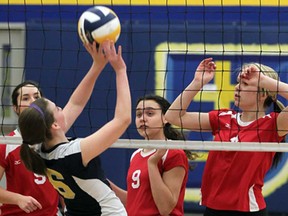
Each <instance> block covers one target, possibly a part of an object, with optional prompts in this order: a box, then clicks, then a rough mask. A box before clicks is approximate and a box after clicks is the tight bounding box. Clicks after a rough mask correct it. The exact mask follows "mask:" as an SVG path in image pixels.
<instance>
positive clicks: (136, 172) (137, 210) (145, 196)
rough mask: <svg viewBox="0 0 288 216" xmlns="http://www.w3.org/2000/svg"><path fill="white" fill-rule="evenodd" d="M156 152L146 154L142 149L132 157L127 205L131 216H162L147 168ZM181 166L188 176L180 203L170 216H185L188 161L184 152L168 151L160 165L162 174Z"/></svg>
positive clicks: (183, 186) (184, 181)
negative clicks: (153, 194)
mask: <svg viewBox="0 0 288 216" xmlns="http://www.w3.org/2000/svg"><path fill="white" fill-rule="evenodd" d="M154 152H155V150H154V151H151V152H148V153H144V152H142V149H138V150H136V151H135V152H134V153H133V154H132V156H131V161H130V167H129V170H128V174H127V203H126V210H127V213H128V215H129V216H147V215H149V216H153V215H155V216H156V215H160V214H159V211H158V209H157V207H156V205H155V202H154V200H153V196H152V192H151V188H150V181H149V175H148V166H147V160H148V159H149V157H150V156H151V155H152V154H153V153H154ZM179 166H180V167H184V169H185V172H186V174H185V177H184V179H183V182H182V186H181V191H180V194H179V199H178V203H177V205H176V207H175V208H174V209H173V211H172V212H171V214H170V216H175V215H184V209H183V204H184V195H185V188H186V183H187V180H188V168H189V165H188V159H187V157H186V154H185V152H184V151H183V150H168V151H167V153H166V154H165V155H164V157H163V158H162V160H161V161H160V162H159V163H158V167H159V170H160V173H161V174H162V173H163V172H165V171H168V170H171V169H173V168H174V167H179Z"/></svg>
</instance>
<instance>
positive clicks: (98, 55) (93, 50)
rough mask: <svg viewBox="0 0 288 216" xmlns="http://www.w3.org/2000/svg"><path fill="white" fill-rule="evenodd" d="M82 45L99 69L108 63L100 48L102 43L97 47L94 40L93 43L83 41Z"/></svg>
mask: <svg viewBox="0 0 288 216" xmlns="http://www.w3.org/2000/svg"><path fill="white" fill-rule="evenodd" d="M84 47H85V48H86V50H87V52H88V53H89V54H90V55H91V57H92V59H93V61H94V63H95V65H96V66H97V67H98V68H99V70H101V71H102V70H103V69H104V67H105V66H106V64H107V63H108V61H107V59H106V58H105V54H104V52H103V49H102V44H100V45H99V47H98V48H97V46H96V42H95V41H94V42H93V44H90V43H85V44H84Z"/></svg>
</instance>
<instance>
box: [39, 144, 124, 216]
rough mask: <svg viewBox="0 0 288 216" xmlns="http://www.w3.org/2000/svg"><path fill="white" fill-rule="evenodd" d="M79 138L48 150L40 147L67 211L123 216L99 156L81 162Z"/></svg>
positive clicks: (69, 213)
mask: <svg viewBox="0 0 288 216" xmlns="http://www.w3.org/2000/svg"><path fill="white" fill-rule="evenodd" d="M80 140H81V139H76V140H73V141H70V142H68V143H60V144H58V145H56V146H55V147H54V148H53V149H50V150H49V151H44V150H39V154H40V156H41V157H42V158H43V159H44V161H45V163H46V166H47V168H48V172H47V176H48V178H49V180H50V182H51V183H52V185H53V186H54V188H55V189H56V190H57V191H58V192H59V193H60V194H61V196H63V198H64V200H65V204H66V208H67V212H66V215H68V216H70V215H73V216H77V215H81V216H82V215H87V216H88V215H89V216H97V215H101V216H104V215H107V216H108V215H119V216H122V215H123V216H124V215H125V216H126V215H127V213H126V210H125V208H124V206H123V205H122V203H121V201H120V200H119V198H118V197H117V196H116V195H115V193H114V192H113V191H112V190H111V188H110V186H109V183H108V181H107V179H106V176H105V174H104V172H103V170H102V168H101V162H100V158H99V157H96V158H94V159H93V160H91V161H90V162H89V163H88V165H87V166H86V167H84V166H83V164H82V157H81V149H80Z"/></svg>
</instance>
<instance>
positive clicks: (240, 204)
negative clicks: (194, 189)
mask: <svg viewBox="0 0 288 216" xmlns="http://www.w3.org/2000/svg"><path fill="white" fill-rule="evenodd" d="M215 69H216V65H215V63H214V62H213V59H212V58H207V59H205V60H203V61H202V62H201V63H200V64H199V66H198V68H197V70H196V72H195V75H194V79H193V80H192V82H191V83H190V84H189V85H188V86H187V87H186V89H185V90H184V91H183V92H182V93H181V94H180V95H179V96H178V97H177V98H176V99H175V101H174V102H173V103H172V105H171V107H170V108H169V110H168V111H167V113H166V115H165V117H166V118H167V120H168V121H169V122H170V123H171V124H175V125H177V126H180V127H183V128H186V129H190V130H193V131H204V132H208V131H211V132H212V134H213V135H214V140H215V141H224V142H231V143H232V142H275V143H278V142H281V141H282V140H283V139H284V137H285V135H286V134H287V131H288V124H287V123H286V122H287V120H286V119H287V118H288V112H287V107H286V108H285V107H284V106H283V104H282V103H281V102H280V101H278V100H277V95H276V94H277V93H279V94H280V95H281V96H283V97H284V98H286V99H287V98H288V85H287V84H286V83H283V82H281V81H279V80H278V75H277V73H276V72H275V71H274V70H273V69H272V68H270V67H268V66H266V65H263V64H258V63H251V64H245V65H244V66H243V67H242V70H241V71H240V73H239V75H238V78H237V81H238V84H237V85H236V86H235V102H234V104H235V106H237V107H238V108H240V110H241V111H238V112H237V111H235V110H230V109H229V110H228V109H221V110H214V111H211V112H209V113H199V112H187V108H188V106H189V104H190V103H191V101H192V100H193V98H194V97H195V95H196V94H197V93H198V92H199V91H200V89H201V88H202V87H203V86H204V85H205V84H207V83H209V82H210V81H211V80H212V79H213V77H214V74H215ZM271 105H274V107H273V108H274V111H273V112H271V113H267V112H266V110H267V109H266V108H268V107H270V106H271ZM280 158H281V153H275V152H235V151H210V152H209V156H208V159H207V162H206V166H205V169H204V174H203V178H202V186H201V193H202V199H201V204H202V205H204V206H206V210H205V213H204V215H205V216H212V215H215V216H218V215H221V216H226V215H229V216H230V215H236V216H238V215H239V216H240V215H241V216H244V215H254V216H255V215H256V216H263V215H266V214H267V211H266V203H265V200H264V197H263V195H262V186H263V184H264V177H265V175H266V173H267V172H268V170H269V169H270V168H271V166H273V165H277V162H279V159H280Z"/></svg>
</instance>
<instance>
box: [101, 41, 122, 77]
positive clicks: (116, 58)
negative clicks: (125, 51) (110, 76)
mask: <svg viewBox="0 0 288 216" xmlns="http://www.w3.org/2000/svg"><path fill="white" fill-rule="evenodd" d="M102 49H103V52H104V53H105V56H106V58H107V60H108V61H109V62H110V64H111V66H112V67H113V68H114V70H115V72H118V71H119V70H121V69H124V70H125V71H126V64H125V62H124V60H123V58H122V47H121V46H119V47H118V53H117V52H116V49H115V45H114V42H113V41H110V40H106V41H104V42H103V43H102Z"/></svg>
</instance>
